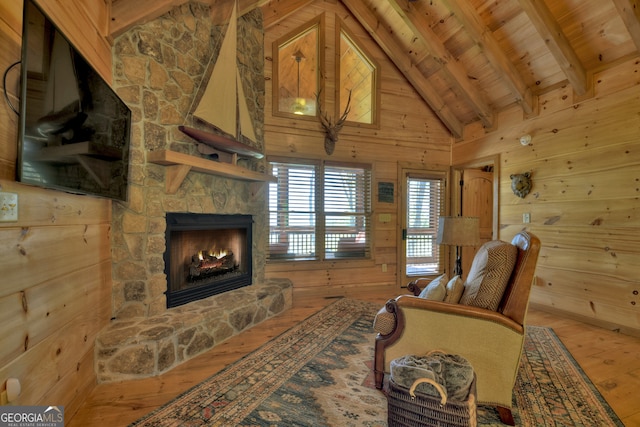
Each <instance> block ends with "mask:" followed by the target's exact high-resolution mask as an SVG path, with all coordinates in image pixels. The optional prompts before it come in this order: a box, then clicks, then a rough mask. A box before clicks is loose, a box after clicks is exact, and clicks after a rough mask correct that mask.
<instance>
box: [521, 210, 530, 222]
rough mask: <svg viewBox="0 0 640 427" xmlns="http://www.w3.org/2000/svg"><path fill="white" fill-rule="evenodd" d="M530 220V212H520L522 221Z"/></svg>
mask: <svg viewBox="0 0 640 427" xmlns="http://www.w3.org/2000/svg"><path fill="white" fill-rule="evenodd" d="M530 222H531V214H530V213H529V212H525V213H523V214H522V223H523V224H529V223H530Z"/></svg>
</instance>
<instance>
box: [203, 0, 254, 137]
mask: <svg viewBox="0 0 640 427" xmlns="http://www.w3.org/2000/svg"><path fill="white" fill-rule="evenodd" d="M236 43H237V7H236V4H235V2H234V6H233V11H232V13H231V19H230V21H229V27H228V29H227V32H226V34H225V37H224V40H223V41H222V46H221V47H220V53H219V54H218V59H217V61H216V63H215V65H214V68H213V71H212V73H211V77H210V79H209V82H208V84H207V86H206V88H205V91H204V94H203V95H202V98H201V100H200V103H199V104H198V106H197V107H196V109H195V111H194V113H193V115H194V116H196V117H197V118H199V119H200V120H202V121H204V122H206V123H208V124H210V125H213V126H215V127H217V128H219V129H220V130H222V131H223V132H226V133H228V134H231V135H234V136H236V137H239V135H238V128H237V115H238V112H239V118H240V133H242V135H244V136H245V137H246V138H248V139H250V140H251V141H253V142H255V141H256V136H255V132H254V130H253V122H252V120H251V117H250V115H249V108H248V107H247V99H246V97H245V96H244V90H243V89H242V81H241V80H240V72H239V70H238V66H237V59H236V55H237V53H236Z"/></svg>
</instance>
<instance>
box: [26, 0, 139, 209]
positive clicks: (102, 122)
mask: <svg viewBox="0 0 640 427" xmlns="http://www.w3.org/2000/svg"><path fill="white" fill-rule="evenodd" d="M36 29H38V30H40V29H41V30H42V31H37V32H35V31H36ZM22 37H23V38H22V55H21V57H22V64H21V77H20V82H21V88H20V109H19V115H20V119H19V130H18V135H19V136H18V156H17V162H16V180H17V181H19V182H22V183H25V184H29V185H35V186H40V187H44V188H49V189H55V190H61V191H66V192H69V193H73V194H84V195H92V196H98V197H104V198H110V199H114V200H121V201H126V200H127V195H128V187H129V151H130V142H131V141H130V138H131V135H130V133H131V109H130V108H129V107H128V106H127V105H126V104H125V103H124V102H123V101H122V100H121V99H120V97H119V96H118V95H117V94H116V92H115V91H114V90H113V88H112V87H111V86H110V85H109V83H107V82H106V81H105V80H104V78H103V77H102V76H101V75H100V74H99V73H98V72H97V71H96V69H95V68H94V67H93V66H92V65H91V63H90V62H89V61H87V60H86V58H85V57H84V56H83V55H82V53H81V52H80V51H79V50H78V49H77V48H76V47H75V46H74V45H73V43H72V42H71V41H70V40H69V39H68V38H67V37H66V36H65V34H64V33H63V32H62V31H61V30H60V29H59V28H58V27H57V26H56V24H55V23H54V22H53V21H52V20H51V19H50V18H49V16H48V15H47V14H46V13H45V12H44V11H43V10H42V9H41V8H40V7H39V5H38V4H37V3H36V2H35V1H34V0H24V11H23V29H22ZM39 37H41V39H39ZM56 37H59V39H57V41H56V42H54V39H55V38H56ZM58 42H59V44H56V43H58ZM54 44H56V49H58V50H57V52H65V53H66V46H65V44H66V45H68V47H69V54H70V56H69V57H70V58H71V59H70V61H60V62H65V63H68V62H70V63H71V65H70V66H71V69H72V70H73V71H72V73H69V72H67V73H61V72H58V73H57V75H62V76H65V75H66V76H67V77H68V76H69V75H70V74H73V76H75V83H76V87H77V89H78V94H79V97H78V100H77V101H75V100H74V101H72V102H71V103H69V104H68V105H67V106H66V107H65V108H64V109H62V110H54V111H51V112H49V113H48V112H46V109H47V108H46V107H44V106H45V105H46V104H47V101H45V98H46V97H47V93H46V88H45V87H46V85H47V82H48V81H49V80H53V79H51V76H53V75H55V74H56V73H55V72H51V70H52V67H51V63H52V62H56V61H54V60H52V58H53V56H54V54H53V50H54ZM59 46H62V48H61V49H59ZM34 47H35V48H36V49H34ZM34 52H35V53H34ZM63 56H65V59H68V58H67V57H66V55H63ZM34 67H36V68H38V69H39V71H37V72H33V71H32V70H33V68H34ZM67 69H68V68H67ZM71 80H74V79H71ZM58 89H60V87H58ZM63 89H64V90H63V91H60V90H58V91H57V93H63V95H64V94H67V93H74V92H73V90H74V89H75V88H74V87H73V85H66V86H63ZM63 97H64V96H63Z"/></svg>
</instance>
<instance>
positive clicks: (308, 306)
mask: <svg viewBox="0 0 640 427" xmlns="http://www.w3.org/2000/svg"><path fill="white" fill-rule="evenodd" d="M359 298H360V299H366V300H369V301H374V302H380V305H381V306H382V304H383V303H384V302H385V301H386V300H387V299H388V298H389V295H383V294H380V293H378V294H376V293H371V294H368V295H367V296H366V297H365V298H362V297H359ZM332 302H333V299H331V298H328V299H327V298H322V297H315V298H303V297H298V296H294V305H293V308H291V309H290V310H287V311H286V312H285V313H282V314H280V315H278V316H276V317H273V318H271V319H268V320H266V321H265V322H263V323H262V324H260V325H258V326H256V327H254V328H252V329H250V330H248V331H245V332H243V333H242V334H240V335H237V336H235V337H233V338H231V339H229V340H227V341H225V342H224V343H222V344H220V345H218V346H216V347H215V348H213V349H212V350H210V351H208V352H206V353H204V354H202V355H200V356H198V357H196V358H193V359H191V360H190V361H188V362H185V363H183V364H182V365H180V366H178V367H176V368H175V369H173V370H172V371H170V372H168V373H166V374H164V375H162V376H159V377H155V378H148V379H143V380H136V381H127V382H122V383H114V384H99V385H98V386H96V388H95V389H94V390H93V392H92V393H91V394H90V395H89V396H88V397H87V400H86V402H85V403H84V405H83V406H82V407H81V408H80V410H79V411H78V412H77V413H76V414H75V416H74V417H73V418H72V419H71V420H70V421H67V423H66V425H67V427H88V426H112V427H116V426H126V425H128V424H129V423H131V422H133V421H135V420H136V419H138V418H140V417H142V416H143V415H145V414H147V413H148V412H150V411H152V410H153V409H155V408H157V407H158V406H161V405H163V404H164V403H166V402H168V401H170V400H171V399H173V398H174V397H176V396H177V395H178V394H180V393H182V392H183V391H185V390H187V389H188V388H190V387H192V386H194V385H196V384H198V383H199V382H201V381H203V380H204V379H206V378H208V377H209V376H211V375H212V374H214V373H216V372H218V371H220V370H221V369H223V368H224V367H225V366H227V365H228V364H231V363H233V362H234V361H236V360H238V359H240V358H241V357H243V356H244V355H246V354H247V353H250V352H251V351H253V350H255V349H256V348H258V347H260V346H261V345H262V344H264V343H266V342H267V341H269V340H270V339H272V338H273V337H275V336H277V335H279V334H281V333H282V332H284V331H286V330H287V329H289V328H290V327H291V326H293V325H295V324H296V323H298V322H300V321H302V320H304V319H305V318H307V317H309V316H310V315H311V314H313V313H315V312H316V311H318V310H320V309H321V308H323V307H325V306H326V305H328V304H331V303H332ZM528 321H529V324H532V325H540V326H548V327H551V328H553V329H554V331H555V332H556V334H557V335H558V336H559V337H560V339H561V340H562V342H563V343H564V344H565V346H566V347H567V348H568V349H569V351H570V352H571V354H572V355H573V357H574V358H575V359H576V361H577V362H578V363H579V364H580V366H581V367H582V368H583V369H584V371H585V372H586V374H587V375H588V376H589V378H591V380H592V381H593V383H594V384H595V385H596V387H597V388H598V390H600V392H601V393H602V395H603V396H604V397H605V399H606V400H607V402H609V404H610V405H611V407H612V408H613V410H614V411H615V412H616V413H617V414H618V416H619V417H620V418H621V419H622V420H623V422H624V423H625V425H626V426H640V393H639V392H638V390H640V339H639V338H634V337H630V336H626V335H621V334H618V333H615V332H612V331H608V330H605V329H601V328H597V327H594V326H590V325H586V324H584V323H580V322H577V321H575V320H571V319H565V318H561V317H558V316H555V315H551V314H548V313H545V312H541V311H538V310H533V309H531V310H529V317H528Z"/></svg>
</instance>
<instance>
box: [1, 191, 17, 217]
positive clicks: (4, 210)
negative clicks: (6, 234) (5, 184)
mask: <svg viewBox="0 0 640 427" xmlns="http://www.w3.org/2000/svg"><path fill="white" fill-rule="evenodd" d="M17 220H18V195H17V194H16V193H7V192H0V222H13V221H17Z"/></svg>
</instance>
